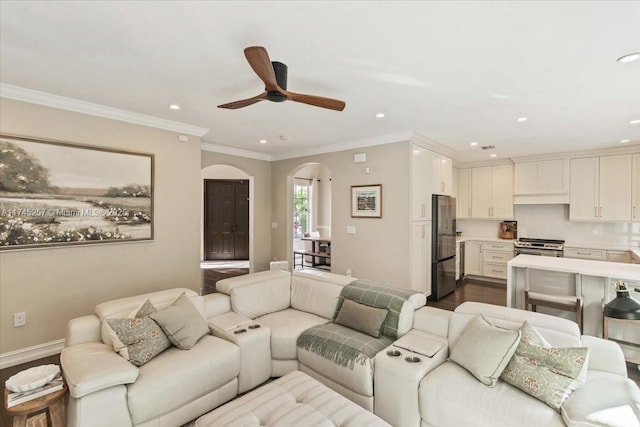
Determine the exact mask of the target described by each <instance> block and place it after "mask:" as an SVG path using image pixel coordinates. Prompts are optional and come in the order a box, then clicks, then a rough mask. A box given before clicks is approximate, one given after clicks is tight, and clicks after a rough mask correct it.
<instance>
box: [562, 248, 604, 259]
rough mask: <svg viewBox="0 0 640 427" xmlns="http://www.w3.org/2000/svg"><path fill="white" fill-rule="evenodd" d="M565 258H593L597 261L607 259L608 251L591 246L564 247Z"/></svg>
mask: <svg viewBox="0 0 640 427" xmlns="http://www.w3.org/2000/svg"><path fill="white" fill-rule="evenodd" d="M564 257H565V258H578V259H592V260H596V261H606V260H607V251H606V250H604V249H590V248H568V247H566V246H565V247H564Z"/></svg>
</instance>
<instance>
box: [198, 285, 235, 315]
mask: <svg viewBox="0 0 640 427" xmlns="http://www.w3.org/2000/svg"><path fill="white" fill-rule="evenodd" d="M202 299H203V300H204V317H205V318H207V319H211V318H212V317H215V316H219V315H221V314H224V313H228V312H230V311H231V299H230V298H229V295H225V294H221V293H219V292H215V293H213V294H207V295H203V296H202Z"/></svg>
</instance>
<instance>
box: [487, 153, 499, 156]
mask: <svg viewBox="0 0 640 427" xmlns="http://www.w3.org/2000/svg"><path fill="white" fill-rule="evenodd" d="M489 157H498V155H497V154H496V153H493V154H489Z"/></svg>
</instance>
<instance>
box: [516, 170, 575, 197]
mask: <svg viewBox="0 0 640 427" xmlns="http://www.w3.org/2000/svg"><path fill="white" fill-rule="evenodd" d="M514 185H515V189H514V196H515V197H514V203H515V204H545V203H569V159H554V160H542V161H532V162H522V163H516V165H515V175H514Z"/></svg>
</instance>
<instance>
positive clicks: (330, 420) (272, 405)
mask: <svg viewBox="0 0 640 427" xmlns="http://www.w3.org/2000/svg"><path fill="white" fill-rule="evenodd" d="M311 425H313V426H327V427H329V426H343V427H364V426H367V427H382V426H386V427H390V424H387V423H386V422H385V421H383V420H382V419H380V418H378V417H377V416H375V415H374V414H372V413H371V412H369V411H367V410H365V409H363V408H361V407H360V406H358V405H356V404H355V403H353V402H351V401H350V400H348V399H346V398H345V397H343V396H341V395H339V394H338V393H336V392H335V391H333V390H331V389H329V388H327V387H326V386H324V385H322V384H321V383H319V382H318V381H316V380H314V379H313V378H311V377H310V376H308V375H307V374H304V373H302V372H299V371H294V372H290V373H288V374H287V375H285V376H283V377H281V378H279V379H277V380H275V381H273V382H271V383H269V384H267V385H264V386H262V387H260V388H258V389H256V390H254V391H252V392H250V393H248V394H245V395H244V396H242V397H240V398H238V399H236V400H233V401H231V402H229V403H227V404H225V405H223V406H221V407H219V408H217V409H215V410H213V411H212V412H209V413H208V414H206V415H203V416H202V417H200V418H198V420H196V423H195V426H196V427H214V426H215V427H223V426H229V427H238V426H242V427H258V426H266V427H269V426H273V427H276V426H278V427H297V426H300V427H306V426H311Z"/></svg>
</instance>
